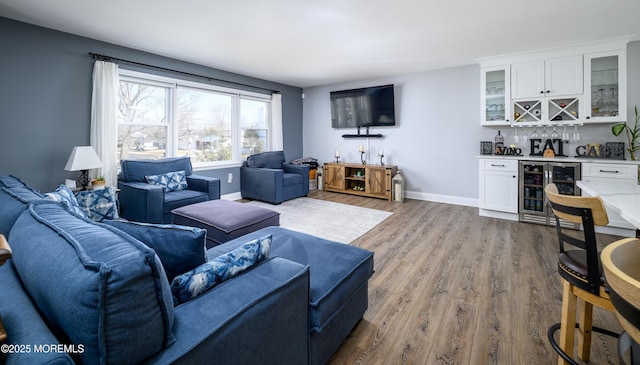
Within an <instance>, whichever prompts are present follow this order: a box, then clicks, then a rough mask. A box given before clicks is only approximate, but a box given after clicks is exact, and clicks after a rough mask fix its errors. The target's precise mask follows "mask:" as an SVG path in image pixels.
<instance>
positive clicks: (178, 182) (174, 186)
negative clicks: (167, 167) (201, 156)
mask: <svg viewBox="0 0 640 365" xmlns="http://www.w3.org/2000/svg"><path fill="white" fill-rule="evenodd" d="M145 179H146V180H147V182H148V183H149V184H153V185H158V186H162V187H163V188H164V191H166V192H172V191H178V190H186V189H188V188H189V186H188V185H187V176H186V175H185V174H184V170H180V171H171V172H166V173H164V174H159V175H147V176H145Z"/></svg>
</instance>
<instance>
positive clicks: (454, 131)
mask: <svg viewBox="0 0 640 365" xmlns="http://www.w3.org/2000/svg"><path fill="white" fill-rule="evenodd" d="M627 67H628V112H627V113H628V118H627V119H628V120H629V121H631V122H633V121H634V112H633V107H634V105H636V104H640V42H632V43H630V44H629V46H628V48H627ZM390 83H393V84H395V85H396V118H397V123H398V124H397V126H395V127H386V128H382V127H379V128H376V129H375V130H374V131H373V132H374V133H381V134H383V135H384V138H383V139H370V140H367V139H343V138H341V135H342V134H345V133H355V130H343V129H332V128H331V109H330V105H329V92H330V91H334V90H343V89H350V88H356V87H364V86H374V85H382V84H390ZM304 94H305V98H304V120H303V123H304V155H305V156H312V157H316V158H318V159H319V160H320V161H323V162H327V161H331V160H332V159H333V156H334V151H335V150H336V149H339V150H340V151H341V154H342V155H343V156H345V158H346V161H348V162H359V161H360V155H359V153H358V146H359V145H360V144H363V145H365V146H367V145H368V146H369V148H368V149H367V150H368V151H369V150H370V151H371V153H370V155H369V156H368V157H369V162H370V163H379V160H378V158H377V157H376V154H377V153H376V151H377V150H378V148H379V147H382V148H384V151H385V155H386V157H385V162H386V163H388V164H395V165H398V168H399V169H401V170H402V171H403V173H404V177H405V179H406V181H407V191H408V194H409V197H413V198H418V199H424V200H433V201H444V202H451V203H457V204H464V205H477V199H478V161H477V156H478V155H479V150H480V143H479V141H483V140H486V141H493V139H494V137H495V135H496V134H497V132H498V129H499V128H492V127H481V126H480V66H479V65H469V66H464V67H456V68H449V69H442V70H435V71H427V72H422V73H416V74H409V75H403V76H397V77H388V78H381V79H371V80H362V81H357V82H350V83H341V84H334V85H327V86H320V87H312V88H305V89H304ZM610 128H611V125H597V126H585V127H581V128H580V131H581V134H582V141H581V143H580V144H586V143H589V142H601V143H602V142H606V141H609V142H612V141H624V139H623V137H622V136H620V137H618V138H616V137H614V136H613V135H612V134H611V129H610ZM500 130H501V132H502V134H503V135H505V142H506V143H509V144H510V143H513V131H512V129H511V128H500ZM538 132H540V131H538ZM577 145H578V144H577V143H576V144H575V145H574V144H571V145H569V146H568V147H567V148H566V149H565V151H569V152H572V153H573V151H575V147H576V146H577ZM528 153H529V151H528V148H525V154H528Z"/></svg>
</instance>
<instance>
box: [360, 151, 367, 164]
mask: <svg viewBox="0 0 640 365" xmlns="http://www.w3.org/2000/svg"><path fill="white" fill-rule="evenodd" d="M360 161H361V162H362V164H363V165H366V164H367V161H365V160H364V151H360Z"/></svg>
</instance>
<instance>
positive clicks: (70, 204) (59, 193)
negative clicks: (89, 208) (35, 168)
mask: <svg viewBox="0 0 640 365" xmlns="http://www.w3.org/2000/svg"><path fill="white" fill-rule="evenodd" d="M44 196H45V197H47V198H49V199H51V200H54V201H57V202H58V203H61V204H62V205H64V206H66V207H67V208H69V210H70V211H72V212H73V213H75V214H77V215H79V216H81V217H85V218H87V214H86V213H85V211H84V210H82V209H81V208H80V205H78V200H77V199H76V197H75V195H73V192H72V191H71V189H69V187H67V186H66V185H60V186H59V187H58V188H57V189H56V190H55V191H54V192H51V193H46V194H44Z"/></svg>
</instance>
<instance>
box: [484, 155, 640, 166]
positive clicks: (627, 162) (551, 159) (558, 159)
mask: <svg viewBox="0 0 640 365" xmlns="http://www.w3.org/2000/svg"><path fill="white" fill-rule="evenodd" d="M476 157H477V158H478V159H496V160H522V161H549V162H590V163H607V164H625V165H640V161H630V160H616V159H613V158H586V157H543V156H529V155H522V156H513V155H478V156H476Z"/></svg>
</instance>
